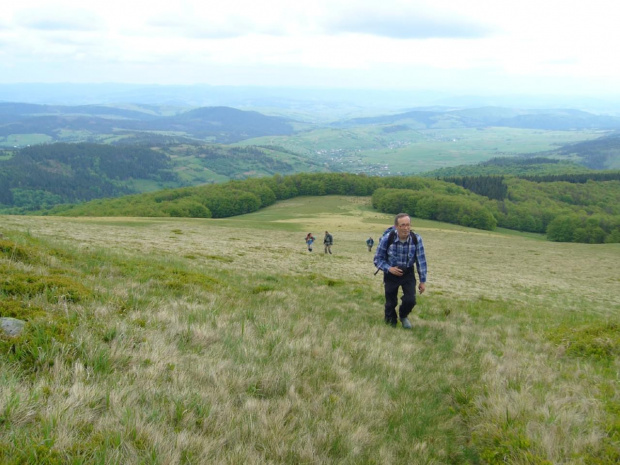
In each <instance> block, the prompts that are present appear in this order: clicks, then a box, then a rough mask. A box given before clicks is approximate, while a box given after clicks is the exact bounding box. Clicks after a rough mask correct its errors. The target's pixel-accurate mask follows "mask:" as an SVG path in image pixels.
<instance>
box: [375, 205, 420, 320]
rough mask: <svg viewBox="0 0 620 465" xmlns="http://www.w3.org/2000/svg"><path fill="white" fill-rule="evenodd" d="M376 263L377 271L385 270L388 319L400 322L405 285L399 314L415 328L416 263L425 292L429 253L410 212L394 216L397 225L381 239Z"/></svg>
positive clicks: (386, 315)
mask: <svg viewBox="0 0 620 465" xmlns="http://www.w3.org/2000/svg"><path fill="white" fill-rule="evenodd" d="M374 264H375V266H376V267H377V268H378V270H377V271H379V270H381V271H383V285H384V288H385V322H386V323H387V324H389V325H392V326H396V324H397V322H398V320H397V315H396V305H397V304H398V288H399V287H402V289H403V296H402V298H401V304H400V307H399V308H398V317H399V318H400V322H401V323H402V325H403V328H405V329H411V322H410V321H409V318H408V316H409V314H410V313H411V311H412V310H413V307H414V306H415V304H416V296H415V285H416V279H415V274H414V270H413V268H414V264H415V266H416V267H417V269H418V275H419V277H420V284H419V285H418V290H419V291H420V294H422V293H423V292H424V291H425V290H426V254H425V253H424V245H423V244H422V238H421V237H420V235H419V234H416V233H414V232H413V231H411V218H410V217H409V215H408V214H406V213H399V214H398V215H396V217H395V218H394V227H393V228H389V229H388V230H387V231H386V232H385V234H384V235H383V237H382V238H381V239H380V240H379V245H378V246H377V252H376V253H375V258H374Z"/></svg>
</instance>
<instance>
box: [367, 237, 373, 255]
mask: <svg viewBox="0 0 620 465" xmlns="http://www.w3.org/2000/svg"><path fill="white" fill-rule="evenodd" d="M366 245H367V246H368V251H369V252H372V246H373V245H375V240H374V239H373V238H372V236H371V237H369V238H368V239H366Z"/></svg>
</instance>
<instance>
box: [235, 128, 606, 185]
mask: <svg viewBox="0 0 620 465" xmlns="http://www.w3.org/2000/svg"><path fill="white" fill-rule="evenodd" d="M387 128H389V126H388V127H387ZM385 129H386V127H385V126H378V125H374V126H360V127H356V128H349V129H317V130H313V131H308V132H303V133H298V134H295V135H292V136H272V137H261V138H255V139H249V140H246V141H243V142H239V143H237V144H236V145H241V146H243V145H273V146H281V147H284V148H285V149H287V150H291V151H294V152H297V153H300V154H305V155H308V156H311V157H313V159H315V160H321V161H324V162H325V163H326V164H327V165H328V166H330V167H331V169H332V170H341V171H348V172H364V173H368V174H373V175H376V174H418V173H423V172H426V171H432V170H435V169H438V168H444V167H447V166H456V165H463V164H475V163H479V162H482V161H486V160H489V159H491V158H494V157H503V156H515V155H520V154H537V153H541V154H542V153H544V152H548V151H552V150H555V149H557V148H559V147H560V146H562V145H565V144H569V143H573V142H580V141H584V140H590V139H594V138H597V137H600V136H601V135H602V133H601V132H600V131H586V130H582V131H545V130H539V129H517V128H496V127H490V128H484V129H473V128H458V129H412V128H409V129H402V130H398V131H394V132H386V131H385Z"/></svg>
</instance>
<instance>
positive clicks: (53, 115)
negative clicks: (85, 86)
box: [0, 102, 293, 143]
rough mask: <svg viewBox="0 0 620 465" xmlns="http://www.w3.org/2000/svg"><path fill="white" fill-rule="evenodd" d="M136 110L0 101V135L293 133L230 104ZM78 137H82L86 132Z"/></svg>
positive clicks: (227, 136)
mask: <svg viewBox="0 0 620 465" xmlns="http://www.w3.org/2000/svg"><path fill="white" fill-rule="evenodd" d="M137 108H141V107H139V106H137ZM141 110H143V111H141ZM141 110H139V109H131V110H130V109H126V108H119V107H114V106H106V105H82V106H61V105H38V104H27V103H13V102H3V103H2V102H0V137H4V138H8V137H10V136H15V135H20V134H21V135H23V134H43V135H45V136H48V137H49V138H50V139H51V141H52V142H58V141H75V140H71V139H70V135H67V131H71V132H78V133H79V132H80V131H84V132H86V133H88V134H92V135H96V134H113V133H122V132H124V133H127V132H137V133H148V132H153V133H157V132H175V133H178V134H180V135H183V136H185V137H190V138H195V139H199V140H209V141H211V142H218V143H232V142H237V141H240V140H243V139H249V138H252V137H260V136H269V135H288V134H291V133H292V132H293V127H292V122H291V121H290V120H288V119H286V118H282V117H277V116H267V115H264V114H262V113H258V112H255V111H244V110H237V109H235V108H230V107H205V108H197V109H194V110H189V111H185V112H181V113H178V114H174V115H162V114H154V112H153V107H144V108H141ZM83 137H84V138H86V139H88V136H87V135H86V136H83Z"/></svg>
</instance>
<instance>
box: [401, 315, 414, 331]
mask: <svg viewBox="0 0 620 465" xmlns="http://www.w3.org/2000/svg"><path fill="white" fill-rule="evenodd" d="M400 322H401V323H402V324H403V329H411V328H412V326H411V322H410V321H409V318H407V317H405V318H401V319H400Z"/></svg>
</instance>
